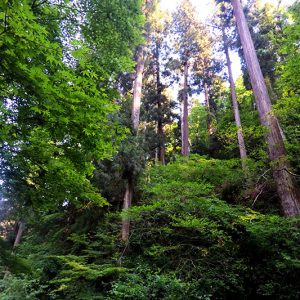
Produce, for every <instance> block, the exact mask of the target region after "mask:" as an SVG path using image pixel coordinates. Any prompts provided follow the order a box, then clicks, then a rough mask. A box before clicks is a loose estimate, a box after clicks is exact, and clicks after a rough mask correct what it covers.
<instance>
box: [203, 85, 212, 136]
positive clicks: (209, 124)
mask: <svg viewBox="0 0 300 300" xmlns="http://www.w3.org/2000/svg"><path fill="white" fill-rule="evenodd" d="M204 98H205V106H206V110H207V131H208V135H212V134H213V133H214V128H213V122H212V112H211V107H210V101H209V90H208V86H207V83H206V82H205V83H204Z"/></svg>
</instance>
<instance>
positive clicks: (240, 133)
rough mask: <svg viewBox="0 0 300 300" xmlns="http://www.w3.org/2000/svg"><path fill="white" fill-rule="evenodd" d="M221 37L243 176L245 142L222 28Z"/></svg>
mask: <svg viewBox="0 0 300 300" xmlns="http://www.w3.org/2000/svg"><path fill="white" fill-rule="evenodd" d="M222 35H223V42H224V51H225V55H226V63H227V69H228V76H229V83H230V92H231V100H232V108H233V113H234V119H235V124H236V126H237V138H238V145H239V150H240V156H241V161H242V167H243V170H244V174H245V175H248V169H247V165H246V159H247V152H246V147H245V142H244V136H243V129H242V123H241V118H240V112H239V106H238V102H237V95H236V90H235V83H234V80H233V75H232V69H231V61H230V56H229V50H228V41H227V37H226V34H225V30H224V28H222Z"/></svg>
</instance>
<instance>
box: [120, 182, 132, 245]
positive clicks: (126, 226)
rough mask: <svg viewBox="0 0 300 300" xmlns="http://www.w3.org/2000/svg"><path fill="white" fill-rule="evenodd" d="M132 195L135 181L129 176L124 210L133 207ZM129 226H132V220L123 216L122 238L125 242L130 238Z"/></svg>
mask: <svg viewBox="0 0 300 300" xmlns="http://www.w3.org/2000/svg"><path fill="white" fill-rule="evenodd" d="M132 197H133V182H132V179H131V178H129V179H128V180H127V183H126V189H125V195H124V201H123V210H124V211H125V210H127V209H128V208H129V207H131V203H132ZM129 228H130V220H129V218H127V217H123V218H122V230H121V235H122V240H123V241H124V242H126V241H128V238H129Z"/></svg>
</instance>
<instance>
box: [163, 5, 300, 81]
mask: <svg viewBox="0 0 300 300" xmlns="http://www.w3.org/2000/svg"><path fill="white" fill-rule="evenodd" d="M243 1H245V0H243ZM261 1H262V2H263V3H264V2H269V3H272V4H274V5H278V1H279V0H261ZM179 2H180V0H161V2H160V3H161V8H162V9H164V10H169V11H174V10H175V9H176V6H177V4H178V3H179ZM191 2H192V3H193V5H194V6H195V8H196V10H197V12H198V15H199V18H200V19H201V20H203V21H204V20H205V19H206V18H207V17H209V16H210V15H211V14H212V13H213V12H214V7H215V4H214V3H215V2H214V0H191ZM294 2H296V0H281V5H291V4H293V3H294ZM230 56H231V61H232V69H233V77H234V79H237V77H239V75H240V74H241V67H240V60H239V57H238V54H237V53H235V52H231V53H230Z"/></svg>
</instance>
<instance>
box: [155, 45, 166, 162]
mask: <svg viewBox="0 0 300 300" xmlns="http://www.w3.org/2000/svg"><path fill="white" fill-rule="evenodd" d="M159 50H160V45H159V44H157V45H156V93H157V113H158V116H157V134H158V160H159V162H160V163H161V164H162V165H164V164H165V141H164V140H165V139H164V137H165V135H164V127H163V112H162V84H161V82H160V62H159Z"/></svg>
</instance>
